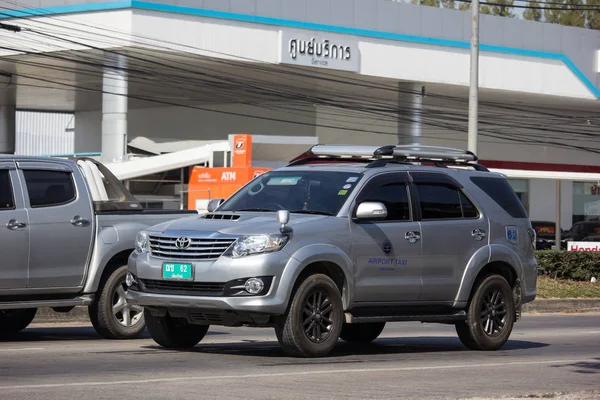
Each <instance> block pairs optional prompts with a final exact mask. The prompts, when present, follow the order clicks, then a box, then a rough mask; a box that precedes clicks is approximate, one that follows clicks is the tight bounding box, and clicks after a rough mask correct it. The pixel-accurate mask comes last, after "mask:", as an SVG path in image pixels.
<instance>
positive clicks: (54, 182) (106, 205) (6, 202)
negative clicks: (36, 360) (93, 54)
mask: <svg viewBox="0 0 600 400" xmlns="http://www.w3.org/2000/svg"><path fill="white" fill-rule="evenodd" d="M189 213H192V214H196V212H195V211H189V212H188V211H182V212H179V211H175V212H173V211H168V212H164V211H149V210H145V209H143V208H142V207H141V205H140V203H139V202H138V201H137V200H136V199H135V198H134V197H133V196H132V195H131V193H130V192H129V191H128V190H127V189H126V188H125V187H124V186H123V185H122V184H121V182H120V181H118V180H117V179H116V178H115V176H114V175H113V174H112V173H111V172H110V171H109V170H108V169H107V168H106V167H105V166H104V165H102V164H100V163H98V162H96V161H94V160H92V159H85V158H83V159H78V160H71V159H59V158H48V157H21V156H0V255H1V257H2V259H1V261H0V336H6V335H10V334H14V333H16V332H18V331H20V330H22V329H24V328H26V327H27V326H28V325H29V324H30V323H31V322H32V320H33V319H34V317H35V314H36V311H37V309H38V308H40V307H51V308H53V309H54V310H56V311H59V312H68V311H69V310H71V309H73V308H74V307H75V306H88V307H89V313H90V319H91V321H92V323H93V325H94V327H95V328H96V330H97V331H98V333H100V334H101V335H102V336H103V337H106V338H115V339H117V338H118V339H125V338H133V337H136V336H137V335H138V334H139V333H140V332H141V331H143V330H144V329H145V322H144V315H143V310H142V308H140V307H138V306H131V305H130V304H129V303H128V302H127V301H126V297H125V291H126V286H125V283H124V282H125V274H126V269H127V259H128V257H129V254H130V253H131V252H132V251H133V249H134V242H135V237H136V234H137V233H138V232H139V231H140V230H143V229H146V228H147V227H149V226H152V225H155V224H158V223H161V222H165V221H169V220H172V219H176V218H180V217H182V216H184V215H185V214H189Z"/></svg>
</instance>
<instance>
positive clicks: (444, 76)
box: [0, 0, 600, 229]
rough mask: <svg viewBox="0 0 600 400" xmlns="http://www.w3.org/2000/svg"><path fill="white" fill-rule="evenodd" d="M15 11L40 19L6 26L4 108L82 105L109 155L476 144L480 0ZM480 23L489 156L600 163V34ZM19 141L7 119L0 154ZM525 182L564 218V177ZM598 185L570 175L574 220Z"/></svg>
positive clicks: (591, 205)
mask: <svg viewBox="0 0 600 400" xmlns="http://www.w3.org/2000/svg"><path fill="white" fill-rule="evenodd" d="M23 4H25V3H23ZM8 17H10V21H5V22H10V23H12V24H16V25H19V26H23V27H27V28H29V29H30V31H29V32H21V33H14V32H6V31H0V36H2V39H3V40H4V39H6V40H9V41H10V43H12V49H5V50H2V51H1V52H0V56H3V57H5V58H6V59H9V60H12V61H8V62H7V64H6V65H7V68H6V71H5V72H6V73H7V75H10V79H11V81H10V85H12V86H11V90H10V91H9V92H7V94H5V95H4V102H5V104H6V105H8V106H11V107H16V109H21V108H26V109H36V110H53V111H60V112H72V113H73V114H74V115H75V135H74V139H73V140H74V144H73V149H74V151H75V152H77V153H89V152H92V153H94V152H98V153H101V154H102V158H103V160H105V161H106V162H108V163H111V162H123V161H126V148H127V143H128V142H129V141H131V140H134V139H135V138H139V137H144V138H150V139H152V140H157V141H160V140H173V139H177V140H218V139H225V138H227V137H228V135H230V134H235V133H247V134H255V135H284V136H315V137H317V138H318V140H319V142H320V143H345V144H390V143H422V144H428V145H441V146H449V147H460V148H466V147H467V133H466V129H467V109H468V84H469V35H470V23H471V16H470V13H469V12H461V11H458V10H447V9H436V8H432V7H424V6H419V5H413V4H404V3H399V2H394V1H389V0H319V1H316V0H301V1H299V0H214V1H213V0H203V1H184V0H155V1H152V2H145V1H136V0H127V1H105V2H98V1H93V0H86V1H83V0H82V1H79V0H69V1H66V0H65V1H63V2H61V1H50V0H37V1H31V2H27V6H25V5H24V6H23V7H15V10H10V11H6V12H5V19H6V18H8ZM480 26H481V28H480V32H481V33H480V42H481V46H480V76H479V83H480V100H481V104H480V107H479V110H480V123H479V128H480V131H479V143H478V151H477V153H478V155H479V157H480V159H481V160H482V163H483V164H485V165H489V166H491V167H498V168H509V169H511V168H514V169H532V170H546V171H573V172H600V165H599V164H598V162H597V159H598V152H600V144H599V143H598V140H597V139H595V137H596V136H597V135H598V133H599V126H600V118H599V117H598V114H599V113H598V103H597V101H598V98H599V97H600V77H599V71H600V69H599V63H598V59H599V49H600V32H597V31H592V30H585V29H578V28H572V27H565V26H558V25H552V24H544V23H538V22H533V21H524V20H518V19H511V18H501V17H494V16H488V15H482V16H481V19H480ZM25 51H26V52H27V54H25ZM32 53H33V54H34V55H33V56H32V55H31V54H32ZM35 53H39V56H35ZM48 55H51V56H52V58H51V59H50V60H51V62H50V63H48V61H47V60H48ZM49 64H50V65H49ZM6 109H7V110H9V111H7V112H4V114H5V115H4V120H7V118H8V120H10V110H11V109H10V108H6ZM10 135H11V130H10V124H8V123H5V124H4V125H3V129H0V144H2V143H4V144H2V146H4V147H5V149H4V151H6V150H10V143H11V140H10ZM282 146H285V144H284V143H283V144H282ZM2 150H3V149H0V151H2ZM265 161H270V162H284V161H285V160H278V159H277V155H276V154H275V155H274V156H273V159H271V160H265ZM511 183H512V185H513V187H514V188H515V190H516V192H517V193H518V194H519V196H520V197H521V199H522V201H523V202H524V204H525V205H526V207H527V209H528V211H529V213H530V216H531V218H532V219H533V220H546V221H553V220H554V219H555V217H554V216H555V207H556V199H555V195H554V193H555V186H554V185H555V183H554V182H553V181H549V180H537V179H530V180H511ZM598 193H600V191H599V190H598V184H597V183H590V182H564V183H563V185H562V199H561V209H562V211H563V212H562V218H561V221H560V222H561V227H562V228H563V229H567V228H569V227H570V226H571V225H572V224H573V223H574V222H576V221H579V220H582V219H583V220H586V219H593V218H595V216H596V215H598V211H597V210H598V209H599V208H600V207H599V206H598V204H599V203H598V200H597V197H598V196H600V194H598Z"/></svg>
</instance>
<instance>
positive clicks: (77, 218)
mask: <svg viewBox="0 0 600 400" xmlns="http://www.w3.org/2000/svg"><path fill="white" fill-rule="evenodd" d="M89 223H90V221H88V220H87V219H85V218H81V217H80V216H79V215H76V216H75V217H74V218H73V219H72V220H71V225H73V226H87V225H88V224H89Z"/></svg>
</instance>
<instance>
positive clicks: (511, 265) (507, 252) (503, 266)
mask: <svg viewBox="0 0 600 400" xmlns="http://www.w3.org/2000/svg"><path fill="white" fill-rule="evenodd" d="M486 253H487V254H489V256H488V257H483V256H484V255H485V254H484V253H481V254H479V255H477V254H476V255H475V256H474V257H473V258H472V259H471V261H470V263H469V265H468V266H467V268H466V270H465V273H464V275H463V280H462V282H461V286H460V288H459V292H458V294H457V297H456V299H455V304H454V305H455V306H466V305H467V304H468V303H469V300H470V299H471V296H472V294H473V291H474V290H475V288H476V287H477V285H478V283H479V282H481V281H482V280H483V279H484V278H485V277H486V276H488V275H489V274H493V273H496V274H498V275H501V276H503V277H504V278H505V279H506V280H507V281H508V283H509V285H510V287H511V288H513V289H515V284H516V283H519V286H520V285H521V284H522V283H521V280H522V276H523V266H522V263H521V261H520V259H519V257H518V256H517V254H515V252H514V251H512V250H511V249H509V248H507V247H506V246H502V245H492V246H489V247H488V250H487V251H486Z"/></svg>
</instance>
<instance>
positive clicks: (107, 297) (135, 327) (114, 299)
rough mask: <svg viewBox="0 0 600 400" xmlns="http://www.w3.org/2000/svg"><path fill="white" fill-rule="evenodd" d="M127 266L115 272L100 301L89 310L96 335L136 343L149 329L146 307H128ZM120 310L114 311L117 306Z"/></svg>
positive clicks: (109, 278)
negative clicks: (146, 320)
mask: <svg viewBox="0 0 600 400" xmlns="http://www.w3.org/2000/svg"><path fill="white" fill-rule="evenodd" d="M126 275H127V266H126V265H123V266H122V267H119V268H118V269H117V270H115V272H113V273H112V274H111V275H110V276H109V277H108V279H107V281H106V283H105V284H104V285H103V286H102V288H101V290H100V292H99V297H98V299H96V301H94V303H92V304H91V305H90V306H89V307H88V312H89V314H90V320H91V321H92V325H93V326H94V329H96V332H98V333H99V334H100V336H102V337H103V338H105V339H135V338H137V337H138V336H139V335H140V334H141V333H142V332H143V331H144V329H146V323H145V320H144V310H143V308H142V307H139V306H134V305H131V304H128V303H127V300H126V299H125V293H126V286H125V276H126ZM117 304H118V305H119V307H120V309H119V310H116V311H113V309H114V307H115V306H116V305H117Z"/></svg>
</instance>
